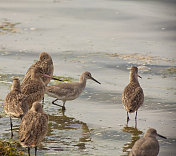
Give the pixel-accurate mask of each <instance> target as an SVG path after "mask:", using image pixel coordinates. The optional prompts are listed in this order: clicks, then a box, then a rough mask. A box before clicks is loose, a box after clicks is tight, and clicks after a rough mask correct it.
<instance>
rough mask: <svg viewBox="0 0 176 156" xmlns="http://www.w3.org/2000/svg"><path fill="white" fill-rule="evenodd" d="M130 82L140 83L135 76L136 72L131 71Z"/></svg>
mask: <svg viewBox="0 0 176 156" xmlns="http://www.w3.org/2000/svg"><path fill="white" fill-rule="evenodd" d="M130 83H137V84H139V82H138V78H137V77H136V76H135V74H134V73H130Z"/></svg>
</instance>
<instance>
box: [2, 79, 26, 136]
mask: <svg viewBox="0 0 176 156" xmlns="http://www.w3.org/2000/svg"><path fill="white" fill-rule="evenodd" d="M26 99H27V96H25V95H24V94H22V93H21V87H20V81H19V79H18V78H14V79H13V83H12V87H11V91H10V93H8V94H7V96H6V97H5V100H4V110H5V112H6V114H7V115H9V116H10V126H11V135H12V136H13V132H12V126H13V124H12V117H15V118H22V117H23V116H24V114H25V113H26V112H27V111H28V104H27V101H26Z"/></svg>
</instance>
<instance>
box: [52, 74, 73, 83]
mask: <svg viewBox="0 0 176 156" xmlns="http://www.w3.org/2000/svg"><path fill="white" fill-rule="evenodd" d="M53 77H54V78H57V79H59V80H62V81H64V82H73V81H75V79H74V78H72V77H65V76H53ZM54 82H56V83H61V81H58V80H54Z"/></svg>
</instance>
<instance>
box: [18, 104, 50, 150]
mask: <svg viewBox="0 0 176 156" xmlns="http://www.w3.org/2000/svg"><path fill="white" fill-rule="evenodd" d="M47 131H48V115H47V114H45V113H44V112H43V109H42V105H41V104H40V103H39V102H34V103H33V104H32V107H31V109H30V110H29V111H28V112H27V113H26V114H25V116H24V117H23V119H22V121H21V124H20V126H19V140H20V144H21V145H22V146H24V147H26V146H27V147H37V146H38V145H39V143H40V142H41V141H42V140H43V139H44V137H45V136H46V134H47Z"/></svg>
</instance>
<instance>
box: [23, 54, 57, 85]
mask: <svg viewBox="0 0 176 156" xmlns="http://www.w3.org/2000/svg"><path fill="white" fill-rule="evenodd" d="M35 67H40V68H42V70H43V73H45V74H47V75H50V76H51V77H52V76H53V71H54V66H53V61H52V58H51V56H50V55H49V54H48V53H46V52H42V53H41V54H40V57H39V60H38V61H37V62H36V63H35V64H33V65H31V67H30V68H29V69H28V71H27V73H26V75H25V77H24V79H23V81H22V83H21V87H22V88H23V87H24V85H25V84H26V83H28V81H29V80H30V79H31V70H32V69H33V68H35ZM42 80H43V82H44V83H45V85H47V84H48V83H49V82H50V78H49V77H42Z"/></svg>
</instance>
